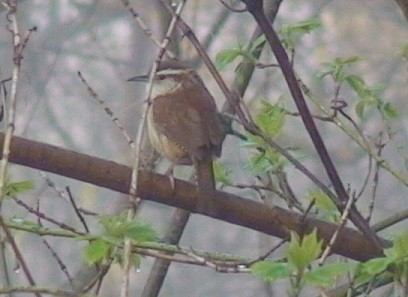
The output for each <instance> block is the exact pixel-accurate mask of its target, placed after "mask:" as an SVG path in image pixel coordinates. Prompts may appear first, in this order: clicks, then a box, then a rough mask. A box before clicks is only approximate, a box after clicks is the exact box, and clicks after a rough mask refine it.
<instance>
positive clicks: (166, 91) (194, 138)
mask: <svg viewBox="0 0 408 297" xmlns="http://www.w3.org/2000/svg"><path fill="white" fill-rule="evenodd" d="M128 81H142V82H147V81H148V75H141V76H136V77H132V78H130V79H129V80H128ZM146 121H147V134H148V138H149V140H150V143H151V144H152V147H153V148H154V149H155V150H156V151H157V152H158V153H160V154H161V155H162V156H164V157H165V158H167V159H168V160H169V161H170V162H171V163H172V164H174V165H192V166H193V167H194V171H195V175H196V181H197V186H198V189H199V191H200V192H202V193H204V194H210V193H211V192H212V191H215V189H216V184H215V179H214V170H213V157H214V156H216V157H219V156H220V155H221V151H222V143H223V141H224V139H225V135H226V133H225V128H224V126H223V121H222V118H221V115H220V113H219V112H218V110H217V106H216V104H215V101H214V98H213V97H212V95H211V94H210V92H209V91H208V89H207V88H206V87H205V85H204V83H203V81H202V80H201V78H200V77H199V75H198V74H197V72H196V71H194V70H193V69H192V68H189V67H187V66H186V65H185V64H183V63H182V62H178V61H174V60H168V61H161V62H160V63H159V64H158V68H157V72H156V74H155V76H154V78H153V82H152V90H151V96H150V105H149V107H148V111H147V118H146Z"/></svg>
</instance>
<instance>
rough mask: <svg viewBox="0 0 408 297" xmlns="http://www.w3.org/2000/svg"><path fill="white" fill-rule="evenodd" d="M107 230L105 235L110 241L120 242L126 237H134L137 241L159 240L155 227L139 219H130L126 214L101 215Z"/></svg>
mask: <svg viewBox="0 0 408 297" xmlns="http://www.w3.org/2000/svg"><path fill="white" fill-rule="evenodd" d="M100 222H101V223H102V225H103V227H104V229H105V232H104V235H105V236H106V237H107V238H109V240H110V241H112V242H114V241H117V242H116V244H120V243H121V241H122V240H123V239H124V238H125V237H129V238H132V239H133V240H134V241H136V242H142V241H157V235H156V232H155V231H154V229H153V228H152V227H151V226H150V225H148V224H145V223H143V222H140V221H139V220H136V219H135V220H133V221H128V220H127V218H126V217H125V216H124V215H118V216H111V217H109V216H101V218H100Z"/></svg>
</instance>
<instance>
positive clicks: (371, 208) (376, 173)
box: [367, 133, 384, 222]
mask: <svg viewBox="0 0 408 297" xmlns="http://www.w3.org/2000/svg"><path fill="white" fill-rule="evenodd" d="M377 147H378V151H377V154H378V156H381V153H382V150H383V148H384V144H382V133H380V139H379V141H378V144H377ZM380 169H381V166H380V163H379V162H375V168H374V176H373V183H374V186H373V191H372V193H371V199H370V204H369V206H368V215H367V221H368V222H369V221H370V220H371V216H372V214H373V211H374V204H375V198H376V197H377V188H378V182H379V176H380Z"/></svg>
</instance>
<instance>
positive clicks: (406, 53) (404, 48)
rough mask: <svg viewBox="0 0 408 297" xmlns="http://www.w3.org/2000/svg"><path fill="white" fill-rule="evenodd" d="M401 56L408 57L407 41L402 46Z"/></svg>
mask: <svg viewBox="0 0 408 297" xmlns="http://www.w3.org/2000/svg"><path fill="white" fill-rule="evenodd" d="M401 56H402V57H403V58H404V59H408V43H405V44H404V45H403V46H402V47H401Z"/></svg>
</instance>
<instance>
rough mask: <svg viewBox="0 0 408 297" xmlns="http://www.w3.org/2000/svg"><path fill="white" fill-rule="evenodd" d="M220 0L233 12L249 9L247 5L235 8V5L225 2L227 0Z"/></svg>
mask: <svg viewBox="0 0 408 297" xmlns="http://www.w3.org/2000/svg"><path fill="white" fill-rule="evenodd" d="M219 1H220V2H221V3H222V5H224V6H225V7H226V8H227V9H229V10H231V11H233V12H238V13H241V12H245V11H247V8H246V7H244V8H234V7H232V6H231V5H229V4H227V2H225V0H219Z"/></svg>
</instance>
